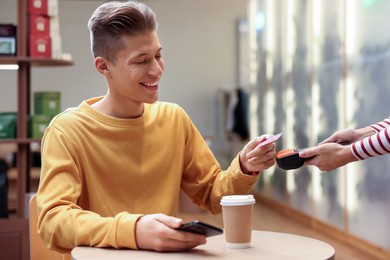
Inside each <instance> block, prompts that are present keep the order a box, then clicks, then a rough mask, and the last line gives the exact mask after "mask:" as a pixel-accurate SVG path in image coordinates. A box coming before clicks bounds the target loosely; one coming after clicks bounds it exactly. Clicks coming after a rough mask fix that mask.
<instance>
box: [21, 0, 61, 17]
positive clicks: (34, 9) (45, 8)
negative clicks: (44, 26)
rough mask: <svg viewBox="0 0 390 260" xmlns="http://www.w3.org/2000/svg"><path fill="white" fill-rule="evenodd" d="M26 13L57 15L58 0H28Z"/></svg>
mask: <svg viewBox="0 0 390 260" xmlns="http://www.w3.org/2000/svg"><path fill="white" fill-rule="evenodd" d="M28 14H37V15H47V16H57V15H58V0H28Z"/></svg>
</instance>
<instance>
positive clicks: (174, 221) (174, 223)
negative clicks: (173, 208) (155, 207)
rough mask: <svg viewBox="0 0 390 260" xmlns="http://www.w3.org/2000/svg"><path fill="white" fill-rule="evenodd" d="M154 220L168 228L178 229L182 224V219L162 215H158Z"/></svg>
mask: <svg viewBox="0 0 390 260" xmlns="http://www.w3.org/2000/svg"><path fill="white" fill-rule="evenodd" d="M156 220H157V221H158V222H160V223H163V224H164V225H167V226H168V227H170V228H178V227H180V226H181V224H183V219H181V218H175V217H171V216H167V215H164V214H158V216H157V217H156Z"/></svg>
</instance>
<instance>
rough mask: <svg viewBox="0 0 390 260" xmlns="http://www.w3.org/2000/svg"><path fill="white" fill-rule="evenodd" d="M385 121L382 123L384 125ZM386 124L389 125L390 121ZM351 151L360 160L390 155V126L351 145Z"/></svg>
mask: <svg viewBox="0 0 390 260" xmlns="http://www.w3.org/2000/svg"><path fill="white" fill-rule="evenodd" d="M384 121H386V119H385V120H384ZM384 121H382V122H381V123H382V124H383V122H384ZM386 122H387V123H389V120H387V121H386ZM387 123H385V124H387ZM377 125H378V124H377ZM351 150H352V153H353V155H354V156H355V157H356V158H357V159H359V160H364V159H367V158H370V157H374V156H378V155H384V154H388V153H390V124H389V125H388V126H387V127H386V128H383V129H381V130H379V131H378V132H377V133H376V134H373V135H371V136H368V137H366V138H364V139H362V140H360V141H357V142H355V143H353V144H351Z"/></svg>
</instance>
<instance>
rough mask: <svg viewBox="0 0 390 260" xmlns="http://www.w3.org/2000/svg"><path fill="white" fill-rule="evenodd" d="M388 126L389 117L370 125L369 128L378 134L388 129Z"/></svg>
mask: <svg viewBox="0 0 390 260" xmlns="http://www.w3.org/2000/svg"><path fill="white" fill-rule="evenodd" d="M389 126H390V117H388V118H386V119H383V120H382V121H380V122H378V123H376V124H373V125H370V127H371V128H372V129H373V130H374V131H375V132H380V131H381V130H383V129H385V128H388V127H389Z"/></svg>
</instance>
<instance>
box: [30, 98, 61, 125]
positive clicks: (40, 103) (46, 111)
mask: <svg viewBox="0 0 390 260" xmlns="http://www.w3.org/2000/svg"><path fill="white" fill-rule="evenodd" d="M34 112H35V115H46V116H49V117H50V119H51V118H52V117H54V116H55V115H57V114H59V113H60V112H61V92H57V91H41V92H35V93H34Z"/></svg>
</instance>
